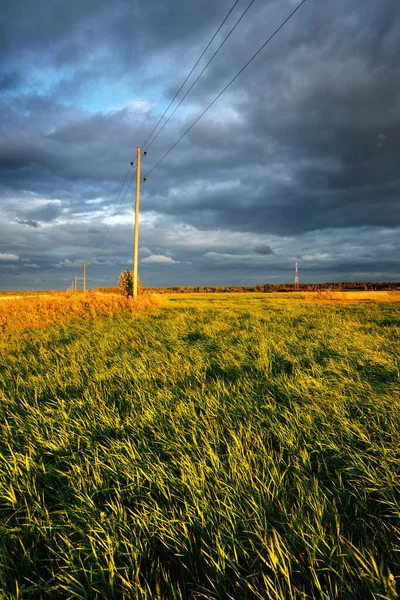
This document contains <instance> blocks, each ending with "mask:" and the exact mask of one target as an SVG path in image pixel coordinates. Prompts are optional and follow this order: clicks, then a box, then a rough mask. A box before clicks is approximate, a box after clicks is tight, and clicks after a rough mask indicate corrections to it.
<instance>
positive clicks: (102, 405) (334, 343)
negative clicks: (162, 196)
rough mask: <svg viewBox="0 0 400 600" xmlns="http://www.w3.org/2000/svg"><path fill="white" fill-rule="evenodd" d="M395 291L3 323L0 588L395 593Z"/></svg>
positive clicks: (270, 595) (172, 300)
mask: <svg viewBox="0 0 400 600" xmlns="http://www.w3.org/2000/svg"><path fill="white" fill-rule="evenodd" d="M399 299H400V295H399V294H398V293H396V292H394V293H390V294H386V296H382V295H381V296H379V295H378V296H376V295H374V294H373V293H366V294H364V295H362V294H361V295H356V296H354V295H352V296H350V297H349V295H347V296H345V297H343V296H342V297H340V296H335V295H330V296H329V295H328V296H327V295H325V296H322V297H321V295H318V294H317V295H315V294H314V295H312V294H309V295H307V294H264V295H261V294H260V295H258V294H238V295H236V294H221V295H217V294H212V295H207V294H202V295H179V296H178V295H176V296H172V295H171V296H169V298H168V299H167V300H166V303H165V305H164V306H163V307H159V308H152V309H150V310H149V311H146V312H141V311H137V312H132V311H129V312H120V313H118V312H115V311H114V312H112V313H111V314H108V315H103V316H94V315H92V316H93V318H86V319H80V318H72V319H71V318H69V319H68V320H66V321H64V322H61V323H54V322H53V323H49V324H47V325H46V326H42V327H38V326H36V327H33V328H30V329H25V330H22V331H18V328H12V327H11V328H7V327H4V331H3V334H2V337H1V338H0V378H1V384H0V387H1V391H0V397H1V403H0V411H1V415H0V423H1V438H0V451H1V462H0V503H1V517H2V518H1V524H0V527H1V531H0V598H1V599H3V598H4V599H10V600H11V599H17V598H18V599H19V598H22V599H32V598H33V599H41V598H43V599H46V598H52V599H53V598H54V599H58V598H69V599H72V598H74V599H91V598H98V599H107V600H112V599H124V598H125V599H130V598H133V599H149V600H153V599H164V598H165V599H170V598H171V599H186V598H187V599H189V598H190V599H200V598H202V599H209V600H211V599H239V600H240V599H252V598H255V599H260V600H261V599H273V600H286V599H288V600H292V599H299V600H300V599H304V600H305V599H321V600H331V599H335V598H338V599H343V600H347V599H352V598H354V599H359V600H367V599H369V598H371V599H388V600H393V599H395V598H397V597H398V595H397V593H396V585H397V587H399V582H400V554H399V550H400V543H399V533H400V529H399V506H400V485H399V482H400V479H399V476H400V386H399V368H400V366H399V364H400V362H399V355H400V343H399V342H400V336H399V333H400V304H399V303H398V300H399ZM10 302H11V301H10ZM4 310H6V309H4ZM78 316H79V315H78ZM89 317H90V315H89ZM35 325H37V323H35ZM14 329H15V330H14ZM397 591H398V590H397Z"/></svg>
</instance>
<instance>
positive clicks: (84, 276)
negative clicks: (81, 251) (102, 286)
mask: <svg viewBox="0 0 400 600" xmlns="http://www.w3.org/2000/svg"><path fill="white" fill-rule="evenodd" d="M83 292H86V260H84V261H83Z"/></svg>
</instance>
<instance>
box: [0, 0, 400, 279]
mask: <svg viewBox="0 0 400 600" xmlns="http://www.w3.org/2000/svg"><path fill="white" fill-rule="evenodd" d="M232 4H233V2H232V3H230V2H227V0H218V1H217V2H216V1H215V0H213V2H211V1H208V0H207V1H205V2H202V3H198V4H196V3H194V4H193V3H185V2H182V0H170V1H169V2H168V3H166V2H161V0H160V1H152V2H150V3H131V2H126V1H123V0H116V2H113V3H108V2H105V1H102V0H100V1H96V2H91V1H88V2H85V3H78V2H74V1H72V2H69V3H67V4H66V3H65V2H61V1H58V0H51V2H50V0H44V1H43V2H40V3H39V4H38V5H32V6H27V5H26V3H22V2H21V1H19V2H18V1H16V2H13V3H12V4H11V3H9V6H8V7H7V8H6V9H4V10H3V13H2V17H1V19H0V206H1V209H2V219H1V223H0V286H1V287H2V288H5V289H7V288H21V287H37V288H43V287H55V288H60V289H62V288H66V287H68V286H69V283H70V280H71V279H72V277H73V276H74V275H79V271H80V268H81V262H82V260H83V259H87V260H88V265H89V270H88V273H89V276H90V281H91V285H93V286H95V285H110V284H113V283H115V281H116V279H117V276H118V273H119V271H120V270H122V269H123V268H126V267H127V266H129V264H130V263H129V260H131V255H132V214H131V213H132V202H133V194H134V186H133V185H132V184H131V185H130V186H129V187H128V188H126V187H125V188H124V189H123V191H122V193H120V192H121V186H122V183H123V181H124V178H125V176H126V175H127V173H128V172H129V162H130V161H131V160H133V159H134V155H135V151H136V146H138V145H141V144H142V143H143V141H144V140H145V139H146V138H147V136H148V134H149V133H150V131H151V129H152V127H153V126H154V125H155V124H156V122H157V120H158V118H159V116H160V115H161V114H162V112H163V111H164V109H165V108H166V107H167V105H168V103H169V101H170V100H171V98H172V97H173V95H174V94H175V91H176V90H177V88H178V87H179V85H180V83H181V81H182V80H183V79H184V77H185V75H186V74H187V73H188V72H189V70H190V68H191V66H192V64H193V63H194V62H195V60H196V59H197V57H198V56H199V54H200V53H201V51H202V49H203V48H204V46H205V44H206V42H207V41H208V40H209V38H210V37H211V35H212V34H213V33H214V31H215V30H216V28H217V26H218V25H219V23H220V22H221V21H222V19H223V17H224V16H225V14H226V12H227V11H228V9H229V8H230V6H231V5H232ZM246 5H247V4H246V3H245V2H244V1H242V2H239V3H238V5H237V7H236V8H235V10H234V11H233V12H232V14H231V16H230V18H229V19H228V21H227V23H226V25H225V27H224V28H223V29H222V31H221V32H220V34H219V36H217V39H216V40H215V42H214V44H213V46H212V47H210V49H209V51H208V53H207V54H206V56H205V57H204V59H203V61H202V62H201V63H200V65H199V68H201V67H202V66H204V64H205V63H206V62H207V60H208V58H209V57H210V56H211V55H212V53H213V51H214V50H215V49H216V48H217V46H218V45H219V43H220V42H221V41H222V39H223V37H224V34H225V32H228V31H229V30H230V29H231V27H232V26H233V24H234V23H235V21H236V19H237V18H238V17H239V15H240V14H241V12H242V11H243V10H244V8H245V7H246ZM295 5H296V3H295V2H293V1H291V0H285V1H283V2H278V1H277V0H270V1H268V2H261V1H258V0H256V2H254V4H253V5H252V7H251V9H250V10H249V11H248V13H247V14H246V16H245V17H244V18H243V20H242V21H241V23H240V24H239V26H238V27H237V28H236V29H235V31H234V32H233V34H232V35H231V37H230V38H229V40H228V41H227V42H226V44H225V45H224V47H223V48H222V49H221V51H220V53H219V54H218V55H217V56H216V57H215V59H214V60H213V62H212V63H211V64H210V67H209V68H208V69H207V71H206V72H205V73H204V76H203V77H202V78H201V79H200V81H199V82H198V83H197V84H196V86H195V87H194V88H193V90H192V92H191V93H190V94H189V95H188V97H187V99H186V100H185V102H184V103H183V104H182V106H181V107H180V109H179V110H178V111H177V113H176V115H174V117H172V119H171V121H170V122H169V123H168V125H167V126H166V127H165V129H164V130H163V132H162V133H161V134H160V136H159V137H158V138H157V140H156V141H155V142H154V144H153V145H152V146H151V148H150V150H149V153H148V156H147V157H146V158H145V159H144V160H143V173H144V174H146V172H148V171H149V170H150V169H151V168H152V166H153V165H154V164H155V163H156V162H157V161H158V160H159V158H160V157H161V156H163V154H164V153H165V152H166V151H167V150H168V149H169V148H170V147H171V145H172V144H173V143H174V142H175V141H176V140H177V139H178V138H179V137H180V135H181V134H182V133H183V132H184V131H185V130H186V129H187V127H188V126H189V125H190V124H191V123H192V122H193V120H194V119H195V118H196V117H197V115H198V114H200V112H201V111H202V110H203V109H204V108H205V107H206V106H207V105H208V103H209V102H211V100H212V99H213V98H214V97H215V96H216V95H217V93H218V92H219V91H220V90H221V89H222V88H223V87H224V86H225V85H226V83H227V82H228V81H229V80H230V79H231V77H232V76H233V75H234V74H235V73H236V72H237V71H238V70H239V68H240V67H241V66H242V65H243V64H244V63H245V62H246V61H247V60H248V59H249V58H250V56H251V55H252V54H253V53H254V52H255V51H256V50H257V49H258V48H259V46H260V45H261V44H262V43H263V42H264V41H265V39H266V38H267V37H268V36H269V35H270V33H272V31H273V30H274V29H275V28H276V27H277V26H278V25H279V24H280V23H281V22H282V21H283V19H284V18H285V17H286V16H287V15H288V14H289V13H290V11H291V10H293V7H294V6H295ZM399 37H400V4H399V3H398V2H397V1H396V0H386V1H384V0H383V1H380V2H379V3H378V2H377V3H365V2H363V1H361V0H355V2H352V3H348V2H345V1H344V0H338V1H337V2H334V3H321V2H316V0H307V2H306V3H305V4H304V6H302V8H301V9H300V10H299V11H298V12H297V13H296V15H295V16H294V17H293V19H291V21H290V22H289V23H288V24H287V25H286V26H285V27H284V28H283V29H282V30H281V31H280V33H279V34H278V35H277V36H276V38H274V40H273V41H272V42H271V43H270V44H269V45H268V46H267V48H266V49H265V50H264V51H263V52H262V53H261V54H260V55H259V56H258V57H257V59H256V60H254V61H253V63H251V65H250V66H249V68H248V69H246V71H245V72H244V73H243V74H242V75H241V76H240V78H239V79H238V80H237V81H236V82H235V83H234V84H233V85H232V86H231V87H230V88H229V90H228V91H227V92H226V93H225V94H224V95H223V96H222V97H221V98H220V100H219V101H218V102H217V103H216V104H215V105H214V106H213V107H212V108H211V109H210V111H209V112H208V113H207V114H206V115H205V116H204V118H202V119H201V120H200V121H199V123H198V124H197V125H196V126H195V127H194V128H193V129H192V130H191V131H190V132H189V133H188V135H187V136H185V138H184V139H183V140H182V142H181V143H180V144H179V145H178V146H177V147H176V148H175V149H174V150H173V151H172V152H171V153H170V154H169V155H168V157H167V158H166V159H165V160H164V161H163V162H162V163H161V164H160V165H159V166H158V167H157V168H156V169H155V170H154V171H153V172H152V173H151V174H150V177H149V178H148V181H147V182H146V183H145V184H144V185H143V186H142V201H141V208H142V213H141V228H140V246H141V256H140V272H141V277H142V279H143V281H144V283H145V284H147V285H153V286H158V285H253V284H255V283H259V282H267V281H270V282H279V281H291V280H292V279H293V271H294V262H295V261H296V260H299V264H300V277H301V278H302V277H303V278H304V279H306V280H307V281H318V280H328V281H339V280H343V279H346V280H353V279H358V280H379V279H383V280H389V279H392V280H395V279H399V278H400V264H399V258H398V257H399V245H400V242H399V239H400V237H399V228H400V208H399V206H400V204H399V190H400V175H399V169H398V148H399V147H400V85H399V81H400V47H399V44H398V39H399ZM189 84H190V82H189ZM133 178H134V173H133V171H132V173H130V172H129V175H128V182H130V181H131V180H132V179H133ZM126 189H127V193H125V190H126Z"/></svg>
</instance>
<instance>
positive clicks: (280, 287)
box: [96, 281, 400, 294]
mask: <svg viewBox="0 0 400 600" xmlns="http://www.w3.org/2000/svg"><path fill="white" fill-rule="evenodd" d="M319 290H329V291H337V292H351V291H363V290H365V291H370V290H377V291H382V290H400V281H363V282H359V281H339V282H328V283H300V284H299V288H298V290H296V289H295V287H294V283H264V284H260V285H253V286H239V285H234V286H204V287H201V286H193V287H192V286H173V287H163V288H161V287H154V288H146V287H143V292H146V291H148V292H155V293H157V294H174V293H175V294H193V293H199V294H209V293H217V294H229V293H240V292H243V293H244V292H257V293H266V294H268V293H276V292H296V291H299V292H318V291H319ZM96 291H98V292H103V293H118V292H120V291H121V290H119V289H118V288H117V287H107V288H106V287H98V288H96Z"/></svg>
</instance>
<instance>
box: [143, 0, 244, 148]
mask: <svg viewBox="0 0 400 600" xmlns="http://www.w3.org/2000/svg"><path fill="white" fill-rule="evenodd" d="M254 1H255V0H251V2H250V4H249V5H248V6H247V8H246V9H245V10H244V11H243V13H242V14H241V16H240V17H239V19H238V20H237V21H236V23H235V25H234V26H233V27H232V29H231V30H230V32H229V33H228V35H227V36H226V37H225V38H224V40H223V41H222V43H221V44H220V45H219V46H218V48H217V49H216V51H215V52H214V54H213V55H212V57H211V58H210V60H209V61H208V63H207V64H206V66H205V67H204V69H203V70H202V71H201V73H200V74H199V75H198V77H197V78H196V79H195V80H194V82H193V83H192V85H191V86H190V88H189V89H188V90H187V92H186V93H185V95H184V96H183V97H182V98H181V99H180V101H179V103H178V104H177V105H176V106H175V108H174V110H173V111H172V113H171V114H170V115H169V117H168V119H167V120H166V121H165V123H164V124H163V126H162V127H161V129H160V130H159V131H158V132H157V133H156V135H155V136H154V137H153V139H152V140H151V142H150V144H149V145H148V146H147V150H148V149H149V148H150V146H151V145H152V143H153V142H154V141H155V140H156V139H157V138H158V136H159V135H160V133H161V132H162V130H163V129H164V127H165V126H166V124H167V123H168V121H169V120H170V119H171V117H172V116H173V115H174V114H175V113H176V111H177V110H178V108H179V107H180V105H181V104H182V102H183V101H184V99H185V98H186V96H187V95H188V94H189V93H190V92H191V91H192V89H193V88H194V86H195V85H196V83H197V82H198V80H199V79H200V77H201V76H202V75H203V73H204V71H205V70H206V69H207V67H208V65H209V64H210V63H211V62H212V61H213V60H214V58H215V57H216V56H217V54H218V52H219V51H220V50H221V48H222V46H223V45H224V44H225V42H226V40H227V39H228V38H229V36H230V35H231V33H233V31H234V30H235V29H236V27H237V26H238V25H239V23H240V21H241V20H242V19H243V17H244V16H245V14H246V13H247V11H248V10H249V8H250V7H251V5H252V4H254Z"/></svg>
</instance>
